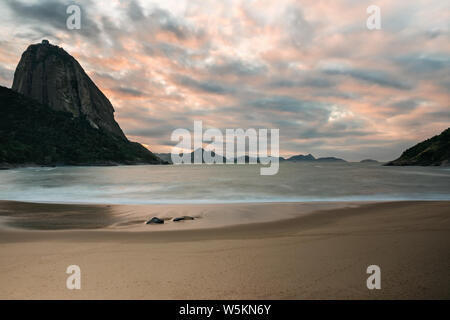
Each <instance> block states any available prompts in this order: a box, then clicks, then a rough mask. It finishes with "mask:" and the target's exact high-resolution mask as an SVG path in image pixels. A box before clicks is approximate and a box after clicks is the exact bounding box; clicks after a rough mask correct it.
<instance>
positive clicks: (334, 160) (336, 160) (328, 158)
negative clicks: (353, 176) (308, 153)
mask: <svg viewBox="0 0 450 320" xmlns="http://www.w3.org/2000/svg"><path fill="white" fill-rule="evenodd" d="M316 161H319V162H347V161H345V160H344V159H341V158H336V157H323V158H317V159H316Z"/></svg>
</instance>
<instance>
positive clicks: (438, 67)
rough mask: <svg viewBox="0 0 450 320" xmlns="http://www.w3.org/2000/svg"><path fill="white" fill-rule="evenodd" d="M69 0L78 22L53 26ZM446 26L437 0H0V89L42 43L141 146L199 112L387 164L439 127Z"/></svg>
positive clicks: (285, 141) (295, 143)
mask: <svg viewBox="0 0 450 320" xmlns="http://www.w3.org/2000/svg"><path fill="white" fill-rule="evenodd" d="M74 3H76V4H78V5H80V7H81V9H82V21H81V22H82V24H81V30H68V29H67V28H66V18H67V17H68V15H67V14H66V8H67V5H68V4H74ZM371 4H375V5H378V6H379V7H380V8H381V30H373V31H370V30H368V29H367V27H366V19H367V17H368V14H367V13H366V8H367V7H368V6H369V5H371ZM449 21H450V9H449V3H448V1H442V0H423V1H422V0H417V1H411V0H391V1H384V0H383V1H376V2H373V1H365V0H335V1H328V0H311V1H309V0H307V1H303V0H221V1H219V0H208V1H205V0H189V1H183V0H164V1H138V0H132V1H128V0H100V1H97V0H96V1H94V0H91V1H82V0H80V1H57V0H39V1H31V0H28V1H25V0H24V1H18V0H2V1H1V3H0V32H1V34H2V39H1V40H0V84H1V85H4V86H7V87H11V85H12V80H13V75H14V70H15V67H16V65H17V63H18V61H19V59H20V55H21V53H22V52H23V51H24V50H25V49H26V48H27V46H28V45H29V44H31V43H37V42H40V41H41V40H42V39H49V40H50V42H51V43H53V44H57V45H59V46H62V47H63V48H64V49H66V51H68V52H69V53H70V54H72V55H73V56H74V57H75V58H76V59H77V60H78V61H79V62H80V64H81V65H82V66H83V68H84V69H85V71H86V72H87V73H88V74H89V76H90V77H91V78H92V79H93V80H94V82H95V83H96V84H97V85H98V86H99V88H100V89H101V90H102V91H103V92H104V93H105V94H106V95H107V96H108V98H109V99H110V100H111V102H112V104H113V105H114V107H115V109H116V119H117V121H118V122H119V124H120V125H121V127H122V129H123V130H124V132H125V133H126V134H127V136H128V137H129V138H130V139H131V140H135V141H139V142H141V143H144V144H146V145H148V146H150V149H151V150H152V151H155V152H170V149H171V146H172V145H173V142H171V141H170V135H171V133H172V131H173V130H174V129H176V128H188V129H191V128H192V126H193V121H194V120H203V123H204V126H205V127H217V128H221V129H225V128H244V129H246V128H279V129H280V154H281V155H293V154H300V153H312V154H314V155H315V156H338V157H343V158H345V159H348V160H361V159H363V158H375V159H378V160H391V159H393V158H396V157H397V156H399V154H400V153H401V151H402V150H404V148H406V147H409V146H411V145H413V144H415V143H416V142H418V141H420V140H423V139H425V138H428V137H430V136H433V135H435V134H438V133H440V132H441V131H442V130H444V129H445V128H447V127H449V126H450V99H449V92H450V42H449V40H450V39H449V35H450V33H449Z"/></svg>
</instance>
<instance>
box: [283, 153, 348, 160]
mask: <svg viewBox="0 0 450 320" xmlns="http://www.w3.org/2000/svg"><path fill="white" fill-rule="evenodd" d="M286 161H291V162H303V161H318V162H346V161H345V160H344V159H340V158H335V157H323V158H315V157H314V156H313V155H312V154H307V155H302V154H299V155H296V156H292V157H290V158H287V159H286Z"/></svg>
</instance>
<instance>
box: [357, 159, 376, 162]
mask: <svg viewBox="0 0 450 320" xmlns="http://www.w3.org/2000/svg"><path fill="white" fill-rule="evenodd" d="M360 162H361V163H378V161H377V160H374V159H363V160H361V161H360Z"/></svg>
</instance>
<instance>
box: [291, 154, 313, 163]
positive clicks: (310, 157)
mask: <svg viewBox="0 0 450 320" xmlns="http://www.w3.org/2000/svg"><path fill="white" fill-rule="evenodd" d="M314 160H316V158H314V156H313V155H312V154H307V155H306V156H305V155H302V154H299V155H296V156H292V157H290V158H288V159H286V161H293V162H297V161H314Z"/></svg>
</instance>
